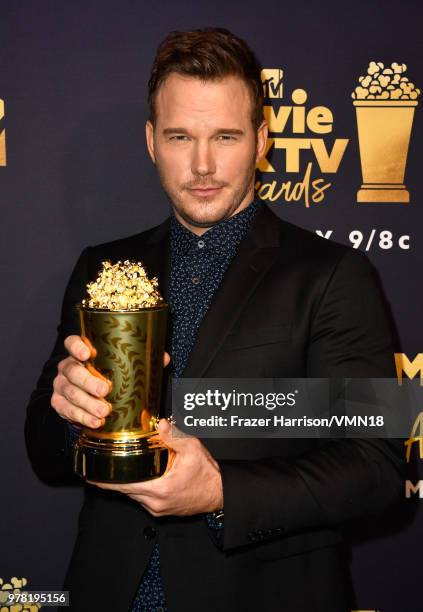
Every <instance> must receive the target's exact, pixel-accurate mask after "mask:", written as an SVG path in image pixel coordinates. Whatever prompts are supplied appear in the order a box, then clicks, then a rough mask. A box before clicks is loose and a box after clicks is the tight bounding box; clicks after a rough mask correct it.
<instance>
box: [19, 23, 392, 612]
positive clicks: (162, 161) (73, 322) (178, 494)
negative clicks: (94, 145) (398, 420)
mask: <svg viewBox="0 0 423 612" xmlns="http://www.w3.org/2000/svg"><path fill="white" fill-rule="evenodd" d="M149 101H150V111H151V114H150V119H149V121H147V124H146V138H147V146H148V151H149V153H150V156H151V159H152V161H153V163H154V164H155V165H156V168H157V171H158V173H159V176H160V179H161V183H162V185H163V188H164V191H165V192H166V194H167V195H168V197H169V199H170V202H171V205H172V214H171V216H170V218H169V219H167V220H166V221H165V222H164V223H162V224H161V225H160V226H158V227H155V228H153V229H150V230H148V231H146V232H143V233H141V234H137V235H135V236H132V237H129V238H125V239H121V240H117V241H114V242H111V243H107V244H103V245H99V246H96V247H88V248H87V249H85V251H84V252H83V253H82V255H81V256H80V258H79V260H78V262H77V264H76V266H75V269H74V271H73V274H72V276H71V279H70V281H69V284H68V287H67V290H66V294H65V297H64V302H63V308H62V318H61V323H60V326H59V329H58V339H57V343H56V346H55V348H54V350H53V353H52V355H51V357H50V359H49V360H48V361H47V363H46V365H45V367H44V370H43V373H42V375H41V378H40V380H39V382H38V386H37V389H36V390H35V391H34V393H33V394H32V397H31V401H30V405H29V407H28V417H27V422H26V439H27V445H28V450H29V455H30V457H31V459H32V462H33V465H34V467H35V469H36V470H37V472H38V473H39V474H40V476H41V477H43V478H49V479H52V478H54V480H55V481H59V482H64V481H65V478H66V477H67V476H69V475H70V474H71V463H70V459H69V456H70V450H71V448H70V447H71V439H70V434H69V432H70V431H71V429H70V428H69V427H68V424H69V423H81V424H83V425H86V426H89V427H93V428H95V427H98V426H99V425H100V424H101V423H102V422H103V419H104V418H106V417H107V414H108V412H109V410H110V407H107V406H106V405H105V403H104V401H103V398H104V397H105V396H106V395H107V393H108V392H109V388H108V385H107V384H105V383H101V382H100V383H99V380H98V379H97V378H95V377H93V376H91V375H90V373H89V372H88V371H87V370H86V369H85V368H84V366H83V364H84V361H85V360H86V359H87V358H88V349H87V347H86V346H85V345H84V344H83V343H82V341H81V339H80V338H79V336H78V333H79V327H78V321H77V319H76V315H75V314H74V312H73V306H74V304H75V303H76V302H79V301H80V300H81V298H82V297H83V294H84V291H85V284H86V283H87V282H88V281H91V280H92V279H93V278H94V277H95V275H96V273H97V271H98V269H99V268H100V263H101V261H102V260H103V259H106V258H107V259H111V260H112V261H116V260H118V259H120V260H124V259H136V260H142V261H143V262H144V263H145V265H146V267H147V269H148V272H149V274H150V276H152V275H154V276H157V277H158V279H159V286H160V289H161V291H162V293H163V294H164V296H165V298H166V300H167V301H168V302H169V303H170V306H171V322H172V325H171V332H170V335H169V345H168V351H169V353H170V354H171V365H170V366H169V368H170V373H171V375H173V376H185V377H210V378H218V377H225V378H227V377H254V378H257V377H270V378H271V377H344V376H348V377H371V376H372V377H390V376H394V375H395V372H394V369H393V361H392V359H393V352H394V349H393V346H392V332H391V328H390V324H389V322H388V317H387V314H386V309H385V306H384V303H383V298H382V295H381V292H380V289H379V287H378V285H377V283H376V279H375V276H374V273H373V271H372V268H371V267H370V265H369V262H368V260H367V257H366V256H365V255H364V254H362V253H360V252H357V251H354V250H353V249H351V248H349V247H346V246H343V245H340V244H337V243H334V242H331V241H327V240H324V239H322V238H319V237H318V236H315V235H314V234H313V233H311V232H308V231H306V230H303V229H301V228H298V227H296V226H294V225H292V224H290V223H287V222H284V221H281V220H279V219H278V217H276V216H275V215H274V214H273V213H272V212H271V211H270V210H269V209H268V208H266V207H265V206H264V205H263V204H261V203H259V202H258V201H257V200H255V199H254V171H255V166H256V164H257V162H258V161H259V160H260V158H261V157H262V156H263V154H264V151H265V146H266V138H267V126H266V122H265V121H264V119H263V92H262V86H261V82H260V66H259V65H258V63H257V60H256V59H255V57H254V55H253V53H252V52H251V50H250V49H249V48H248V46H247V45H246V44H245V42H243V41H242V40H240V39H238V38H237V37H235V36H233V35H232V34H231V33H229V32H228V31H227V30H223V29H205V30H197V31H191V32H174V33H172V34H170V35H169V36H168V37H167V38H166V39H165V40H164V42H163V43H162V44H161V46H160V47H159V50H158V53H157V56H156V59H155V62H154V65H153V69H152V73H151V78H150V81H149ZM164 414H169V411H168V408H167V412H166V413H164ZM170 429H171V428H170V425H169V423H168V422H167V421H166V420H165V419H162V420H161V421H160V423H159V432H160V435H161V437H162V439H163V441H164V442H165V443H166V444H167V445H168V446H169V447H170V448H172V449H173V450H174V452H175V453H176V454H175V456H174V457H175V458H174V461H173V464H172V466H171V468H170V469H169V470H168V472H167V473H166V474H165V475H164V476H162V477H161V478H159V479H156V480H153V481H149V482H143V483H131V484H128V485H106V484H102V483H91V484H89V485H87V486H86V500H85V503H84V506H83V508H82V510H81V513H80V516H79V522H78V537H77V542H76V545H75V549H74V552H73V555H72V559H71V562H70V567H69V570H68V573H67V576H66V580H65V587H66V588H67V589H68V590H69V591H70V599H71V610H75V611H86V610H97V609H98V610H102V611H110V612H128V611H129V610H148V611H150V610H163V609H168V610H170V611H172V612H173V611H175V612H182V611H183V612H187V611H198V610H201V611H204V612H207V611H209V610H210V611H213V612H214V611H216V610H219V611H229V610H242V611H250V610H251V611H252V610H279V609H280V610H283V611H284V612H314V611H315V612H344V611H347V610H348V609H349V608H350V604H351V601H350V592H349V579H348V572H347V569H346V568H345V563H344V557H343V552H342V547H341V542H342V537H341V534H340V526H341V524H342V523H344V522H346V521H349V520H351V519H357V518H361V517H364V516H368V515H374V514H376V513H378V512H383V511H385V510H386V509H387V508H388V507H389V506H390V505H391V504H393V503H394V502H395V501H396V500H397V499H399V497H400V493H401V489H402V487H401V484H402V481H401V471H402V459H401V457H402V450H401V447H400V446H399V445H398V444H396V443H394V441H389V440H370V439H368V440H361V439H343V440H338V439H335V440H334V439H331V440H308V439H296V440H295V439H294V440H290V439H289V440H288V439H244V440H241V439H237V440H227V439H226V440H225V439H221V440H218V439H207V440H202V441H200V440H198V439H196V438H172V436H171V431H170Z"/></svg>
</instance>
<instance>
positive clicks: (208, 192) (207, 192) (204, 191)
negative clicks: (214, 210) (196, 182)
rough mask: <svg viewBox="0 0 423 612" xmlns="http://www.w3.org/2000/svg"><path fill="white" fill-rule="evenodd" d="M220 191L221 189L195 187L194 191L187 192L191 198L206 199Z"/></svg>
mask: <svg viewBox="0 0 423 612" xmlns="http://www.w3.org/2000/svg"><path fill="white" fill-rule="evenodd" d="M222 189H223V187H196V188H194V189H188V191H189V192H190V193H191V194H192V195H193V196H197V197H198V196H200V197H207V196H212V195H215V194H216V193H219V191H221V190H222Z"/></svg>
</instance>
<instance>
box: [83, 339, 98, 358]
mask: <svg viewBox="0 0 423 612" xmlns="http://www.w3.org/2000/svg"><path fill="white" fill-rule="evenodd" d="M81 340H82V342H83V343H84V344H85V345H86V346H87V348H88V350H89V351H90V357H91V359H95V358H96V357H97V349H96V348H95V346H94V345H93V344H92V342H91V340H90V339H89V338H87V336H81Z"/></svg>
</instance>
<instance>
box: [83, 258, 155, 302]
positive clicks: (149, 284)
mask: <svg viewBox="0 0 423 612" xmlns="http://www.w3.org/2000/svg"><path fill="white" fill-rule="evenodd" d="M157 287H158V281H157V278H152V279H151V280H149V279H148V276H147V273H146V271H145V269H144V267H143V265H142V263H141V262H139V261H138V262H133V261H132V262H131V261H129V260H125V261H124V262H123V263H122V262H121V261H118V262H117V263H116V264H112V263H111V262H110V261H108V260H106V261H103V262H102V270H101V271H100V272H99V275H98V277H97V279H96V280H95V281H93V282H92V283H88V284H87V292H88V295H89V298H86V299H83V300H82V306H85V307H88V308H100V309H104V310H138V309H140V308H149V307H152V306H157V305H158V304H160V303H162V302H163V298H162V296H161V295H160V293H159V291H158V289H157Z"/></svg>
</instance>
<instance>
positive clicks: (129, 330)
mask: <svg viewBox="0 0 423 612" xmlns="http://www.w3.org/2000/svg"><path fill="white" fill-rule="evenodd" d="M102 265H103V269H102V271H101V273H100V274H99V276H98V278H97V280H96V281H95V282H93V283H89V284H88V285H87V290H88V294H89V296H90V298H89V299H84V300H82V303H81V304H78V305H77V309H78V311H79V317H80V324H81V337H82V339H83V341H84V342H85V343H86V344H87V346H88V348H89V349H90V351H91V357H90V359H89V360H88V361H87V362H86V368H87V369H88V370H89V371H90V372H91V373H92V374H94V375H96V376H98V377H99V378H102V379H107V380H109V381H111V391H110V393H109V394H108V395H107V398H106V400H107V401H108V402H110V403H111V405H112V411H111V412H110V414H109V415H108V416H107V417H106V418H105V423H104V425H102V426H100V427H98V428H90V427H83V428H82V431H81V433H80V435H79V437H78V438H77V440H76V443H75V445H74V469H75V472H76V473H77V474H79V475H80V476H82V477H83V478H86V479H87V480H93V481H97V482H114V483H125V482H138V481H142V480H150V479H152V478H156V477H158V476H161V475H162V474H163V473H164V471H165V468H166V459H167V450H166V449H165V448H164V447H163V445H160V443H159V442H158V441H157V438H158V436H157V432H156V423H157V422H158V420H159V408H160V390H161V382H162V372H163V354H164V349H165V338H166V325H167V314H168V306H167V304H165V303H164V301H163V299H162V297H161V296H160V294H159V292H158V290H157V284H158V283H157V279H156V278H153V279H152V280H149V279H148V277H147V275H146V272H145V270H144V268H143V266H142V265H141V263H140V262H137V263H135V262H129V261H125V262H124V263H123V264H122V262H120V261H119V262H117V263H116V264H115V265H112V264H111V263H110V262H109V261H105V262H103V264H102Z"/></svg>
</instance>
